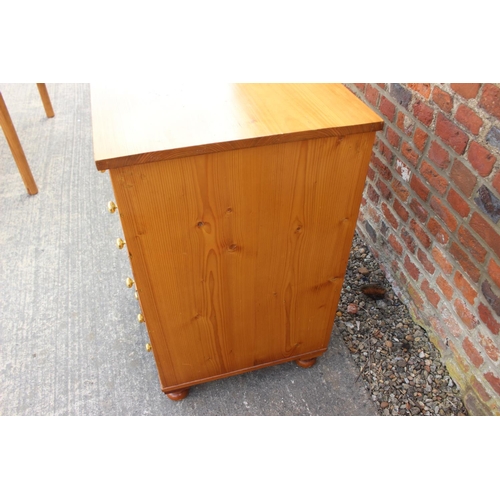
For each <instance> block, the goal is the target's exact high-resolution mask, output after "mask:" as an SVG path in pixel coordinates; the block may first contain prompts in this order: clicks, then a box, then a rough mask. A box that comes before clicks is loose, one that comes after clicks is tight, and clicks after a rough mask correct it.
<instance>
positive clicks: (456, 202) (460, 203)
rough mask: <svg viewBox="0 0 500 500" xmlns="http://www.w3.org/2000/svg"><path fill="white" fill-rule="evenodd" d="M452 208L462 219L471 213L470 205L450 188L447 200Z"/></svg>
mask: <svg viewBox="0 0 500 500" xmlns="http://www.w3.org/2000/svg"><path fill="white" fill-rule="evenodd" d="M446 200H447V201H448V203H449V204H450V206H451V208H453V209H454V210H455V211H456V212H458V214H459V215H460V216H461V217H467V216H468V215H469V212H470V207H469V203H468V202H467V201H465V200H464V199H463V198H462V195H460V194H459V193H457V192H456V191H455V190H454V189H453V188H450V191H449V192H448V196H447V198H446Z"/></svg>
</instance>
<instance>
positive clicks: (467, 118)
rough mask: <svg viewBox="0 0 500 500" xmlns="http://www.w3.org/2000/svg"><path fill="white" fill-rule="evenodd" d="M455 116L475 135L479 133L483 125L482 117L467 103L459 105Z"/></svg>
mask: <svg viewBox="0 0 500 500" xmlns="http://www.w3.org/2000/svg"><path fill="white" fill-rule="evenodd" d="M455 118H456V119H457V121H458V122H460V123H461V124H462V125H463V126H464V127H467V128H468V129H469V130H470V131H471V132H472V133H473V134H475V135H477V134H479V131H480V130H481V127H482V125H483V120H482V118H481V117H480V116H479V115H478V114H477V113H476V112H475V111H473V110H472V109H471V108H469V106H466V105H465V104H460V106H458V109H457V112H456V113H455Z"/></svg>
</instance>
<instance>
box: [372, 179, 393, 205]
mask: <svg viewBox="0 0 500 500" xmlns="http://www.w3.org/2000/svg"><path fill="white" fill-rule="evenodd" d="M375 185H376V186H377V189H378V191H379V193H380V194H381V195H382V196H383V197H384V198H385V199H386V200H390V199H391V198H392V191H391V190H390V189H389V188H388V187H387V184H385V183H384V182H382V180H381V179H379V180H378V181H377V183H376V184H375Z"/></svg>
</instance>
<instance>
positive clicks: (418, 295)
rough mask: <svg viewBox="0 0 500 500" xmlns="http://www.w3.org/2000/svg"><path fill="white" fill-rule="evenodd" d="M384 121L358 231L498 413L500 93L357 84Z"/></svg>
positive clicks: (465, 383)
mask: <svg viewBox="0 0 500 500" xmlns="http://www.w3.org/2000/svg"><path fill="white" fill-rule="evenodd" d="M349 88H350V89H351V91H352V92H354V93H355V94H356V95H358V96H359V97H360V98H361V99H362V100H364V101H365V102H366V103H368V105H369V106H371V107H372V109H374V110H375V111H377V112H378V113H379V114H380V116H382V117H383V118H384V120H385V122H386V126H385V129H384V131H383V132H379V133H378V134H377V141H376V145H375V147H374V153H373V155H372V157H371V161H370V168H369V176H368V180H367V185H366V189H365V193H364V197H363V205H362V208H361V212H360V218H359V224H358V228H359V230H360V233H361V234H362V235H363V237H364V238H365V239H366V242H367V244H369V245H370V247H371V249H372V251H373V254H374V255H376V256H377V258H378V259H379V260H380V262H381V267H382V268H383V269H384V270H385V271H386V272H388V273H392V274H391V279H393V280H394V283H395V284H396V285H397V288H395V290H397V293H400V294H401V295H402V298H404V301H405V302H406V303H408V307H409V308H410V311H411V312H412V314H414V315H415V316H416V318H417V319H418V320H419V322H421V324H423V325H428V327H429V329H430V330H429V336H430V337H431V339H434V340H433V341H435V343H436V345H438V347H439V348H440V349H441V350H442V352H443V356H445V357H446V359H447V361H446V363H447V366H449V367H451V371H450V373H452V376H453V377H454V379H455V381H456V382H457V383H458V384H459V385H460V387H461V388H462V390H463V394H464V401H465V403H466V405H467V406H468V408H469V411H470V412H471V413H473V414H474V413H477V414H498V415H500V161H498V159H499V158H500V121H499V117H500V85H499V84H490V83H488V84H480V83H457V84H443V83H438V84H425V83H416V84H403V83H400V84H397V83H396V84H394V83H393V84H353V85H350V86H349Z"/></svg>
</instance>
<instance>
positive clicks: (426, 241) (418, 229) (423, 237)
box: [410, 220, 431, 248]
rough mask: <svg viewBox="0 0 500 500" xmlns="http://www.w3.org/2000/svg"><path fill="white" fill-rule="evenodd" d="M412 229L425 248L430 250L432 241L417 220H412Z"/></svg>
mask: <svg viewBox="0 0 500 500" xmlns="http://www.w3.org/2000/svg"><path fill="white" fill-rule="evenodd" d="M410 228H411V230H412V231H413V232H414V233H415V236H416V237H417V238H418V240H419V241H420V243H422V245H423V246H424V247H425V248H429V247H430V246H431V239H430V238H429V236H428V235H427V233H426V232H425V230H424V229H423V228H422V226H421V225H420V224H419V223H418V222H417V221H416V220H412V221H411V222H410Z"/></svg>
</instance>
